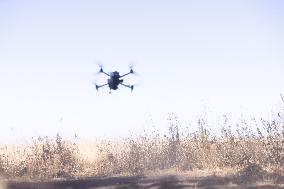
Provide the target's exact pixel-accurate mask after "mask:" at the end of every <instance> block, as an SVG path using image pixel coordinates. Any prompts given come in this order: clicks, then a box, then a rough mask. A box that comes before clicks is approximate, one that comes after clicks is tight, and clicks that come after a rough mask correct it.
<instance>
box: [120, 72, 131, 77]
mask: <svg viewBox="0 0 284 189" xmlns="http://www.w3.org/2000/svg"><path fill="white" fill-rule="evenodd" d="M129 74H132V72H129V73H126V74H124V75H122V76H120V78H122V77H124V76H127V75H129Z"/></svg>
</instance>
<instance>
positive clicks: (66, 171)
mask: <svg viewBox="0 0 284 189" xmlns="http://www.w3.org/2000/svg"><path fill="white" fill-rule="evenodd" d="M169 121H170V126H169V132H168V134H167V135H160V134H159V133H154V134H153V133H148V134H146V133H145V134H143V135H142V136H140V137H136V138H129V139H125V140H122V141H111V140H101V141H96V142H80V141H76V140H64V139H63V138H62V137H61V136H60V135H57V136H56V137H55V138H49V137H38V138H37V139H33V141H32V142H31V143H30V144H29V145H18V146H16V145H15V146H11V145H6V146H1V148H0V173H1V175H0V176H1V177H4V178H8V179H18V178H24V179H25V178H27V179H53V178H78V177H88V176H113V175H138V174H145V173H146V174H147V173H153V172H159V171H163V170H175V171H178V172H188V171H193V172H194V171H195V172H201V171H207V172H208V171H209V172H210V171H211V172H214V173H216V172H225V173H226V170H230V171H229V173H230V174H241V175H242V176H243V177H245V178H254V177H264V176H265V175H268V174H270V175H271V174H274V175H283V170H284V148H283V147H284V116H283V113H279V114H278V115H277V116H275V119H274V120H272V121H265V120H261V123H260V124H256V125H249V124H247V123H246V122H245V121H244V122H243V124H242V126H240V125H239V126H238V127H237V129H236V130H232V129H231V125H230V124H228V120H227V118H225V122H224V123H222V124H223V128H222V131H221V133H222V134H221V135H220V136H218V137H217V136H215V135H214V134H212V133H211V132H210V130H209V126H207V123H206V120H205V119H200V120H199V121H198V125H199V129H198V131H195V132H184V131H181V130H180V124H179V121H178V120H177V118H176V117H173V118H172V119H170V120H169ZM252 128H253V129H252Z"/></svg>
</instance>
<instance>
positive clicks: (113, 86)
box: [94, 65, 135, 93]
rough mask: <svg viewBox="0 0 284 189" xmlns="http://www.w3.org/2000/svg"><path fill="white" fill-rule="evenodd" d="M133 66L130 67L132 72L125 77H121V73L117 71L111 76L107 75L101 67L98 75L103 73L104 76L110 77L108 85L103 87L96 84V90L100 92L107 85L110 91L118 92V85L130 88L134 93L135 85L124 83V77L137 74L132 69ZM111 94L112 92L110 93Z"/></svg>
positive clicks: (111, 73)
mask: <svg viewBox="0 0 284 189" xmlns="http://www.w3.org/2000/svg"><path fill="white" fill-rule="evenodd" d="M132 67H133V66H129V69H130V71H129V72H128V73H126V74H123V75H119V72H117V71H114V72H110V73H109V74H108V73H106V72H105V71H104V70H103V66H102V65H100V70H99V72H98V73H100V74H101V73H102V74H105V75H106V76H108V77H109V79H108V80H107V83H105V84H103V85H97V84H96V83H94V85H95V87H96V90H97V91H99V89H100V88H101V87H104V86H106V85H108V87H109V89H110V90H117V89H118V85H122V86H124V87H127V88H129V89H130V90H131V91H133V89H134V85H126V84H124V83H123V79H121V78H123V77H125V76H127V75H129V74H135V72H134V71H133V69H132ZM110 93H111V92H110Z"/></svg>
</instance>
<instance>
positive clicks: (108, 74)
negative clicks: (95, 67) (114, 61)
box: [101, 71, 110, 77]
mask: <svg viewBox="0 0 284 189" xmlns="http://www.w3.org/2000/svg"><path fill="white" fill-rule="evenodd" d="M101 73H104V74H105V75H107V76H109V77H110V75H109V74H108V73H106V72H104V71H101Z"/></svg>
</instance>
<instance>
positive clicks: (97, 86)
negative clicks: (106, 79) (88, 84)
mask: <svg viewBox="0 0 284 189" xmlns="http://www.w3.org/2000/svg"><path fill="white" fill-rule="evenodd" d="M94 85H95V86H96V89H97V90H99V88H101V87H104V86H106V85H107V83H106V84H103V85H97V84H95V83H94Z"/></svg>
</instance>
